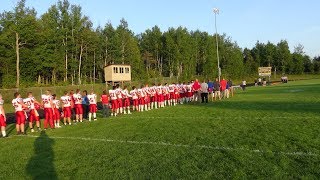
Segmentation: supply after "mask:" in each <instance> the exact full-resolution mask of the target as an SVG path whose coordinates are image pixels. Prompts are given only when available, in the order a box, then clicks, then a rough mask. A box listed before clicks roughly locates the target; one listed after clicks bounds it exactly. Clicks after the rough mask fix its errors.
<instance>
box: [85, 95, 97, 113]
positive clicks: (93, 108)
mask: <svg viewBox="0 0 320 180" xmlns="http://www.w3.org/2000/svg"><path fill="white" fill-rule="evenodd" d="M87 97H88V99H89V110H90V112H91V113H96V112H97V95H96V94H89V95H88V96H87Z"/></svg>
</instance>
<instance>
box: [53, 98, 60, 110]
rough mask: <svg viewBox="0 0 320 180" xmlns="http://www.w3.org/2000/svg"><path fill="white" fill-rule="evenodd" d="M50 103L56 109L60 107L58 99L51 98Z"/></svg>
mask: <svg viewBox="0 0 320 180" xmlns="http://www.w3.org/2000/svg"><path fill="white" fill-rule="evenodd" d="M52 104H53V105H54V107H55V108H56V109H59V108H60V101H59V100H57V99H55V100H52Z"/></svg>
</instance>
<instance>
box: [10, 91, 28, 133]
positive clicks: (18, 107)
mask: <svg viewBox="0 0 320 180" xmlns="http://www.w3.org/2000/svg"><path fill="white" fill-rule="evenodd" d="M14 98H15V99H13V100H12V105H13V107H14V109H15V112H16V129H17V134H18V135H19V134H23V135H25V132H24V125H25V121H26V116H25V112H24V111H23V110H24V109H27V108H28V106H27V105H25V104H24V103H23V100H22V98H21V95H20V93H19V92H16V93H14Z"/></svg>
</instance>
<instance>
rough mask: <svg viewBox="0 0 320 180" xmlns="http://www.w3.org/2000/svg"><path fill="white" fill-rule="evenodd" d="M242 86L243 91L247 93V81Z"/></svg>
mask: <svg viewBox="0 0 320 180" xmlns="http://www.w3.org/2000/svg"><path fill="white" fill-rule="evenodd" d="M241 86H242V90H243V91H245V90H246V86H247V81H246V80H243V81H242V85H241Z"/></svg>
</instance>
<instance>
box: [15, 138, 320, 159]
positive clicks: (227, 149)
mask: <svg viewBox="0 0 320 180" xmlns="http://www.w3.org/2000/svg"><path fill="white" fill-rule="evenodd" d="M15 137H26V138H39V137H40V138H41V136H34V135H27V136H15ZM47 138H50V139H67V140H80V141H100V142H111V143H123V144H138V145H156V146H168V147H184V148H190V149H195V148H198V149H211V150H217V151H234V152H241V151H242V152H249V153H258V154H265V153H272V154H280V155H286V156H306V157H310V156H313V157H318V156H319V154H316V153H312V152H284V151H264V150H259V149H246V148H232V147H224V146H210V145H188V144H173V143H168V142H151V141H125V140H113V139H103V138H84V137H62V136H50V137H47Z"/></svg>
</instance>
